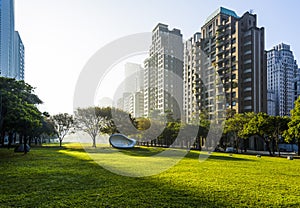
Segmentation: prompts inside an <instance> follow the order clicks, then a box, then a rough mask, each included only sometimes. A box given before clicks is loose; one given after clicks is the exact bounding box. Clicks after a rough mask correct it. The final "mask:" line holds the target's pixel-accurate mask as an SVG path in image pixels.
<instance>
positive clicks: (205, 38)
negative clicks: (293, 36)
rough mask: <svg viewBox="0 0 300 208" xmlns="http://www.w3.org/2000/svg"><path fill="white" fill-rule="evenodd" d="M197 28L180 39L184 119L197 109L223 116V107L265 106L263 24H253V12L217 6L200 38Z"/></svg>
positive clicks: (259, 109) (247, 109)
mask: <svg viewBox="0 0 300 208" xmlns="http://www.w3.org/2000/svg"><path fill="white" fill-rule="evenodd" d="M199 34H200V33H196V34H195V35H194V37H192V38H191V39H190V40H188V41H187V42H186V43H185V52H184V54H185V58H184V60H185V63H184V86H185V87H184V89H185V91H184V98H185V99H184V109H185V116H186V121H187V122H191V120H193V116H195V115H199V114H200V113H201V112H206V114H207V116H208V117H209V119H215V120H218V119H224V116H225V115H224V114H225V113H224V109H226V111H227V112H228V111H231V112H233V113H243V112H256V113H257V112H267V69H266V56H265V51H264V49H265V46H264V28H259V27H257V20H256V15H255V14H250V13H249V12H246V13H245V14H244V15H243V16H242V17H239V16H238V15H237V14H236V13H235V12H234V11H232V10H229V9H226V8H223V7H220V8H219V9H217V10H216V11H215V12H213V13H212V14H211V15H210V16H209V17H208V18H207V19H206V21H205V24H204V25H203V26H202V27H201V38H199ZM223 101H224V102H223Z"/></svg>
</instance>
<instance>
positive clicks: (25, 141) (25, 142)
mask: <svg viewBox="0 0 300 208" xmlns="http://www.w3.org/2000/svg"><path fill="white" fill-rule="evenodd" d="M26 144H27V136H24V154H25V155H26V154H27V147H26Z"/></svg>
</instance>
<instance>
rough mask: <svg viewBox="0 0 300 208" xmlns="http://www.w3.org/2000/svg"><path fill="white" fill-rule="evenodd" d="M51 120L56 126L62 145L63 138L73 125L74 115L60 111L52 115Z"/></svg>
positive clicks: (56, 132)
mask: <svg viewBox="0 0 300 208" xmlns="http://www.w3.org/2000/svg"><path fill="white" fill-rule="evenodd" d="M50 121H51V123H52V125H53V127H54V130H55V134H56V136H57V137H58V139H59V146H60V147H61V146H62V141H63V139H64V138H65V136H66V135H67V134H68V133H69V132H70V130H71V128H72V127H73V124H74V119H73V116H72V115H69V114H68V113H59V114H57V115H54V116H51V117H50Z"/></svg>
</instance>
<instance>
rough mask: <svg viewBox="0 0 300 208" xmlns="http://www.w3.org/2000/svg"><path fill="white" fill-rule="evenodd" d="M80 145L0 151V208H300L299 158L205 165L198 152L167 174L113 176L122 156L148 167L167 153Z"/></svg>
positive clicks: (222, 156)
mask: <svg viewBox="0 0 300 208" xmlns="http://www.w3.org/2000/svg"><path fill="white" fill-rule="evenodd" d="M80 146H81V144H75V143H74V144H64V147H63V148H59V147H41V148H32V150H31V152H30V153H29V154H27V155H24V154H22V153H18V154H17V153H14V152H13V150H7V149H0V178H1V180H0V206H1V207H12V206H19V207H82V206H84V207H299V206H300V194H299V193H300V176H299V175H300V174H299V173H300V161H299V160H293V161H290V160H287V159H285V158H272V157H261V158H257V157H255V156H249V155H239V154H233V155H229V154H226V153H213V154H212V155H211V156H210V157H209V158H208V159H207V160H205V161H202V162H199V154H200V155H201V153H199V152H198V151H191V152H189V153H188V154H187V155H186V157H185V158H184V159H182V160H180V161H179V162H178V163H176V164H175V165H174V166H172V167H171V168H169V169H167V170H164V171H163V172H161V173H160V174H157V175H153V176H150V177H138V178H133V177H127V176H123V175H118V174H115V173H112V172H110V171H109V168H107V167H116V165H122V163H121V161H122V160H121V161H120V156H121V157H124V158H126V157H132V158H134V160H136V161H138V160H140V161H142V162H143V163H145V164H148V163H150V162H151V161H152V159H151V156H154V155H159V154H160V153H161V152H162V151H163V150H164V149H160V148H144V147H143V148H136V149H132V150H118V149H113V148H111V147H108V146H106V147H101V146H99V147H97V148H96V150H97V149H102V150H101V151H100V152H97V151H96V150H95V149H94V152H92V153H87V152H86V151H85V150H84V149H83V148H82V147H80ZM91 155H94V158H96V159H93V157H91ZM117 155H118V156H117ZM160 160H161V161H167V160H165V158H163V157H158V158H157V161H158V164H159V163H160V162H161V161H160ZM101 161H102V162H103V164H105V165H107V167H105V166H104V165H103V164H101ZM123 165H124V164H123ZM103 167H105V168H103ZM140 167H144V166H140ZM123 168H124V169H125V170H126V168H127V170H130V171H133V172H134V171H137V172H138V171H139V170H138V165H136V164H131V163H128V164H126V165H124V167H123Z"/></svg>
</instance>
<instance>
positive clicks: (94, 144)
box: [92, 137, 96, 148]
mask: <svg viewBox="0 0 300 208" xmlns="http://www.w3.org/2000/svg"><path fill="white" fill-rule="evenodd" d="M92 139H93V146H92V147H95V148H96V137H93V138H92Z"/></svg>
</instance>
